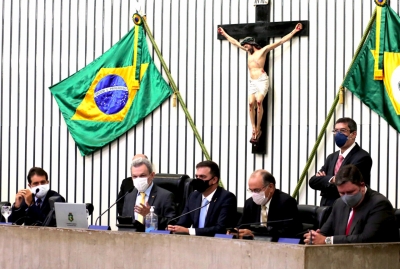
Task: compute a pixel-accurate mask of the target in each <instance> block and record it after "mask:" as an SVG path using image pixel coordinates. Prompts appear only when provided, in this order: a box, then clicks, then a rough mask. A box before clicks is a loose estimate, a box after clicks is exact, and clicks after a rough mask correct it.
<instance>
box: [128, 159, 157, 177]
mask: <svg viewBox="0 0 400 269" xmlns="http://www.w3.org/2000/svg"><path fill="white" fill-rule="evenodd" d="M143 164H144V165H146V167H147V170H148V171H149V174H151V173H153V166H152V165H151V162H150V161H149V160H148V159H146V158H137V159H134V160H133V161H132V163H131V169H132V167H139V166H142V165H143Z"/></svg>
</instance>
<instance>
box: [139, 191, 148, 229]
mask: <svg viewBox="0 0 400 269" xmlns="http://www.w3.org/2000/svg"><path fill="white" fill-rule="evenodd" d="M140 195H141V196H142V200H140V203H141V204H145V199H144V198H145V197H146V194H145V193H144V192H141V193H140ZM138 221H139V222H140V223H142V224H144V221H143V215H140V214H138Z"/></svg>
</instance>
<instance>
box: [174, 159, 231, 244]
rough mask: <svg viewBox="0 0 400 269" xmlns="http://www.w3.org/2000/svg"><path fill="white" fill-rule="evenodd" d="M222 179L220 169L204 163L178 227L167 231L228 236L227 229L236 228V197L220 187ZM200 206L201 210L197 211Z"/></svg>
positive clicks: (194, 182) (198, 170)
mask: <svg viewBox="0 0 400 269" xmlns="http://www.w3.org/2000/svg"><path fill="white" fill-rule="evenodd" d="M219 176H220V171H219V167H218V165H217V164H216V163H215V162H213V161H203V162H200V163H198V164H197V165H196V179H194V180H193V181H192V184H193V188H194V189H195V190H196V191H194V192H193V193H191V194H190V196H189V198H188V200H187V201H186V204H185V208H184V210H183V212H182V216H181V217H180V218H179V221H178V223H177V224H176V225H168V230H170V231H172V232H174V233H188V234H190V235H203V236H214V235H215V234H216V233H223V234H225V233H226V228H227V227H233V226H234V225H235V217H236V211H237V202H236V196H235V195H234V194H233V193H231V192H229V191H226V190H224V189H223V188H221V187H219V186H218V182H219ZM201 206H202V208H201V209H199V210H196V208H199V207H201ZM190 211H193V212H191V213H189V212H190ZM186 213H189V214H186ZM184 214H186V215H184ZM190 227H191V228H190Z"/></svg>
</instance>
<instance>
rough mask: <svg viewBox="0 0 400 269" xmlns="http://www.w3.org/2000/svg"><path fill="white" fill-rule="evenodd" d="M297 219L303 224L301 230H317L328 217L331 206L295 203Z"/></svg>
mask: <svg viewBox="0 0 400 269" xmlns="http://www.w3.org/2000/svg"><path fill="white" fill-rule="evenodd" d="M297 208H298V210H299V219H300V222H301V223H302V225H303V232H302V233H304V232H306V231H307V230H309V229H310V230H317V229H320V228H321V227H322V225H323V224H324V223H325V221H326V220H327V219H328V217H329V215H330V213H331V210H332V208H331V207H330V206H315V205H297Z"/></svg>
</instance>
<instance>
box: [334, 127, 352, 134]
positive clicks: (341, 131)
mask: <svg viewBox="0 0 400 269" xmlns="http://www.w3.org/2000/svg"><path fill="white" fill-rule="evenodd" d="M338 132H339V133H342V134H343V133H345V132H349V133H350V134H351V133H352V132H354V131H351V130H350V129H346V128H341V129H333V130H332V133H333V134H336V133H338Z"/></svg>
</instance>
